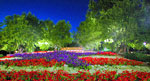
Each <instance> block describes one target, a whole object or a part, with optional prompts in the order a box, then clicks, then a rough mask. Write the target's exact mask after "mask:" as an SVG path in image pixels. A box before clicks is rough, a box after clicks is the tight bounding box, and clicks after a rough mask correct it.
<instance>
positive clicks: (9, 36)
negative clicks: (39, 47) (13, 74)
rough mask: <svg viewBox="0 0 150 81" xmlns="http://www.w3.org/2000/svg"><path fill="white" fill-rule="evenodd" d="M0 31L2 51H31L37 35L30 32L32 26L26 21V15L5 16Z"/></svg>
mask: <svg viewBox="0 0 150 81" xmlns="http://www.w3.org/2000/svg"><path fill="white" fill-rule="evenodd" d="M4 24H5V25H6V27H5V28H4V29H2V41H1V42H2V44H3V48H2V49H4V50H7V51H14V50H19V51H20V52H23V49H24V50H26V51H33V50H34V44H35V42H36V41H37V40H38V35H37V34H36V33H35V32H34V30H32V25H30V24H29V21H27V20H26V14H22V15H13V16H7V17H6V18H5V22H4Z"/></svg>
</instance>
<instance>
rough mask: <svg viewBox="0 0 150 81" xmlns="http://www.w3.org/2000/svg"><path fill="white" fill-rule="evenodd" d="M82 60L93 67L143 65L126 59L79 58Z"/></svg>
mask: <svg viewBox="0 0 150 81" xmlns="http://www.w3.org/2000/svg"><path fill="white" fill-rule="evenodd" d="M79 59H81V60H84V61H86V62H87V63H89V64H92V65H105V64H108V65H142V64H143V62H140V61H135V60H129V59H125V58H96V57H95V58H93V57H82V58H79Z"/></svg>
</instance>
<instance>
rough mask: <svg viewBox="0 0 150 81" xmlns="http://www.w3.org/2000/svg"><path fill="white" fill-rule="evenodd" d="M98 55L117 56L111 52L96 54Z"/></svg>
mask: <svg viewBox="0 0 150 81" xmlns="http://www.w3.org/2000/svg"><path fill="white" fill-rule="evenodd" d="M97 54H98V55H118V54H117V53H113V52H97Z"/></svg>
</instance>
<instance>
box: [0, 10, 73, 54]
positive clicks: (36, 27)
mask: <svg viewBox="0 0 150 81" xmlns="http://www.w3.org/2000/svg"><path fill="white" fill-rule="evenodd" d="M2 25H6V27H5V28H3V29H1V30H0V40H1V41H0V44H1V45H0V49H1V50H6V51H15V50H18V51H19V52H23V51H27V52H33V51H34V50H35V48H37V47H39V48H40V50H48V49H49V48H54V46H55V45H56V46H57V47H64V46H65V45H66V44H69V43H71V42H72V38H71V33H70V32H69V30H70V28H71V25H70V24H69V22H67V23H66V22H65V20H61V21H58V23H57V24H56V25H55V24H54V23H53V22H52V21H51V20H45V21H42V20H39V19H38V18H37V17H36V16H34V15H32V14H31V12H29V13H28V14H26V13H22V15H16V14H15V15H13V16H6V17H5V20H4V22H3V23H2ZM2 25H1V23H0V27H1V26H2ZM39 42H41V43H45V42H46V44H39Z"/></svg>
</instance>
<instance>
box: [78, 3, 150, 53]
mask: <svg viewBox="0 0 150 81" xmlns="http://www.w3.org/2000/svg"><path fill="white" fill-rule="evenodd" d="M108 4H109V5H108ZM148 12H149V10H147V7H146V3H145V1H139V0H117V1H116V0H90V3H89V10H88V12H87V15H86V20H85V21H83V22H81V24H80V26H79V27H78V34H77V38H78V40H79V43H80V44H81V45H83V46H85V47H86V46H88V45H90V44H92V45H94V46H96V45H95V43H97V44H101V43H100V42H104V41H105V40H106V39H113V43H108V44H106V45H107V46H112V48H113V49H114V47H121V46H123V47H124V48H125V50H127V48H129V47H132V48H135V49H142V48H143V42H149V41H150V37H149V33H150V31H149V30H150V29H149V26H148V23H147V24H144V23H145V22H147V20H146V19H147V17H146V16H144V15H148ZM84 39H85V40H84ZM98 42H99V43H98ZM90 47H91V46H90ZM91 48H92V47H91Z"/></svg>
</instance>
